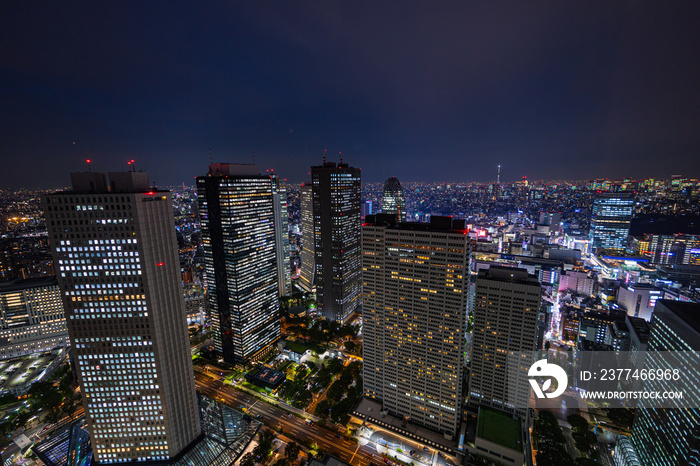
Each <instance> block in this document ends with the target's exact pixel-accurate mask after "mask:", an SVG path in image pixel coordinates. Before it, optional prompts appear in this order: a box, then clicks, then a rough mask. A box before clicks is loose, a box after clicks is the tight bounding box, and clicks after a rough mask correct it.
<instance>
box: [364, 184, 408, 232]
mask: <svg viewBox="0 0 700 466" xmlns="http://www.w3.org/2000/svg"><path fill="white" fill-rule="evenodd" d="M370 213H371V212H370ZM382 213H383V214H392V215H396V219H397V221H399V222H405V221H406V198H405V197H404V195H403V188H402V187H401V183H399V180H398V178H396V177H395V176H392V177H391V178H389V179H388V180H386V182H385V183H384V191H383V192H382Z"/></svg>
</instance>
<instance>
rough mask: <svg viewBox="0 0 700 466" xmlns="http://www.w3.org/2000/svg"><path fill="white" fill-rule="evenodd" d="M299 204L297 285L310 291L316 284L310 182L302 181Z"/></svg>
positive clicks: (312, 203) (312, 205)
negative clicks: (299, 234) (299, 240)
mask: <svg viewBox="0 0 700 466" xmlns="http://www.w3.org/2000/svg"><path fill="white" fill-rule="evenodd" d="M299 196H300V204H301V244H302V248H303V249H302V250H301V276H300V277H299V285H301V287H302V288H303V289H305V290H306V291H312V290H313V288H314V286H315V285H316V282H315V280H314V279H315V277H316V252H315V248H314V244H315V242H316V230H315V226H314V193H313V188H312V186H311V183H304V184H302V185H301V188H299Z"/></svg>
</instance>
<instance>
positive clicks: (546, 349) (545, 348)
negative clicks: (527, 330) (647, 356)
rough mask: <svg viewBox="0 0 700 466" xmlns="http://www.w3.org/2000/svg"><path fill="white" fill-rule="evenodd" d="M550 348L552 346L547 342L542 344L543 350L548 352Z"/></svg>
mask: <svg viewBox="0 0 700 466" xmlns="http://www.w3.org/2000/svg"><path fill="white" fill-rule="evenodd" d="M551 347H552V344H551V343H550V342H549V341H545V342H544V350H545V351H549V348H551Z"/></svg>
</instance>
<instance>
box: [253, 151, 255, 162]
mask: <svg viewBox="0 0 700 466" xmlns="http://www.w3.org/2000/svg"><path fill="white" fill-rule="evenodd" d="M253 165H255V151H253Z"/></svg>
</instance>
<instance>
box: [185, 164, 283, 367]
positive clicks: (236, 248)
mask: <svg viewBox="0 0 700 466" xmlns="http://www.w3.org/2000/svg"><path fill="white" fill-rule="evenodd" d="M276 192H277V182H276V180H275V178H274V177H270V176H266V175H261V174H260V170H259V169H258V167H257V166H255V165H243V164H232V163H214V164H212V165H211V166H210V167H209V173H208V174H207V175H205V176H199V177H197V200H198V204H199V217H200V222H201V225H202V241H203V245H204V264H205V271H206V285H207V296H208V299H209V309H210V312H211V314H212V316H213V318H212V327H213V329H214V348H215V350H216V352H217V353H218V354H219V355H221V357H223V359H224V361H226V362H228V363H231V364H235V363H241V362H247V361H250V360H255V359H258V358H260V357H262V356H264V355H265V354H267V353H268V352H269V351H270V350H271V349H272V348H273V346H274V343H275V342H276V341H277V340H278V339H279V337H280V319H279V275H278V273H277V271H278V265H279V264H278V256H277V248H278V247H280V246H279V245H277V239H278V236H277V233H276V229H277V228H279V226H278V225H277V223H276V222H277V221H278V219H279V215H276V212H277V210H278V208H279V205H280V204H279V199H277V197H276ZM282 228H283V227H282Z"/></svg>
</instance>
